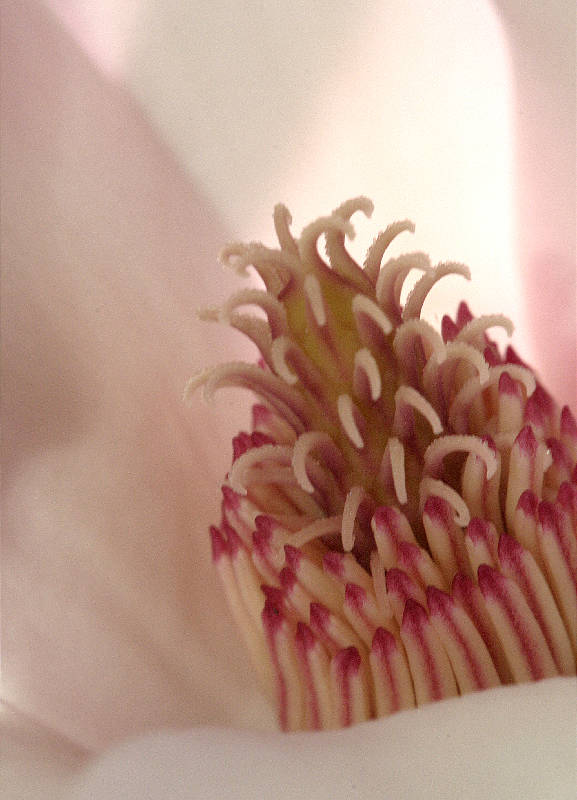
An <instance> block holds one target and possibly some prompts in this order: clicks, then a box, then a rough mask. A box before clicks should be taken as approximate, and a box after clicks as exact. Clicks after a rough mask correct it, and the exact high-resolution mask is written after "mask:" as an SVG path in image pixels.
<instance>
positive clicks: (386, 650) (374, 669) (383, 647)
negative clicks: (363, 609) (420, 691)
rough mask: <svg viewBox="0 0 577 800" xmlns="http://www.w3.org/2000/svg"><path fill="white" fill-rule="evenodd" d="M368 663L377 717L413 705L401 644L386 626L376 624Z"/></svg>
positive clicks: (407, 666) (410, 683)
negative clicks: (377, 626) (379, 626)
mask: <svg viewBox="0 0 577 800" xmlns="http://www.w3.org/2000/svg"><path fill="white" fill-rule="evenodd" d="M369 664H370V667H371V674H372V677H373V686H374V691H375V705H376V713H377V717H385V716H387V715H389V714H393V713H394V712H395V711H401V710H402V709H404V708H413V707H414V705H415V694H414V691H413V681H412V679H411V673H410V671H409V665H408V663H407V657H406V655H405V651H404V648H403V646H402V644H401V642H400V641H399V640H398V639H396V638H395V637H394V636H393V634H392V633H391V632H390V631H388V630H385V628H377V630H376V631H375V635H374V637H373V642H372V646H371V652H370V654H369Z"/></svg>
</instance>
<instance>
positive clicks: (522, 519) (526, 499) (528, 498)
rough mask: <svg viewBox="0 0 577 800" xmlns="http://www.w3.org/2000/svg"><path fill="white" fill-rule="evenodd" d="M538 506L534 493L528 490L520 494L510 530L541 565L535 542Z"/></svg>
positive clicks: (537, 545) (537, 546)
mask: <svg viewBox="0 0 577 800" xmlns="http://www.w3.org/2000/svg"><path fill="white" fill-rule="evenodd" d="M538 505H539V499H538V497H537V495H536V494H535V492H533V491H531V490H530V489H526V490H525V491H524V492H522V493H521V495H520V497H519V500H518V501H517V506H516V508H515V511H514V515H513V518H512V530H513V533H514V534H515V538H516V539H517V541H518V542H520V543H521V544H522V545H523V547H524V548H525V549H526V550H529V552H530V553H532V555H533V557H534V558H535V560H536V561H537V563H538V564H541V553H540V552H539V544H538V542H537V522H538V517H537V507H538ZM510 530H511V529H510Z"/></svg>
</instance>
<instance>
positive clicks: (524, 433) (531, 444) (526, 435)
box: [515, 425, 537, 458]
mask: <svg viewBox="0 0 577 800" xmlns="http://www.w3.org/2000/svg"><path fill="white" fill-rule="evenodd" d="M515 444H516V445H517V447H518V448H519V450H521V451H522V452H523V453H524V454H525V455H527V456H528V457H529V458H535V456H536V455H537V439H536V438H535V434H534V433H533V428H532V427H531V426H530V425H525V427H524V428H521V430H520V431H519V434H518V435H517V438H516V439H515Z"/></svg>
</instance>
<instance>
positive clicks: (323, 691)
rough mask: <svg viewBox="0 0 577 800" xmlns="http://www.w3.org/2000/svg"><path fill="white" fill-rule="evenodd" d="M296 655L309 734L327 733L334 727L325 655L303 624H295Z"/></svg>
mask: <svg viewBox="0 0 577 800" xmlns="http://www.w3.org/2000/svg"><path fill="white" fill-rule="evenodd" d="M295 642H296V648H297V654H298V656H299V659H300V664H301V671H302V673H303V674H304V679H305V687H306V702H305V706H306V713H307V718H308V722H309V725H308V727H309V728H310V729H312V730H328V729H330V728H333V727H334V726H335V725H336V722H337V721H336V719H335V716H334V710H333V700H332V697H331V690H330V679H329V674H330V672H329V671H330V661H329V657H328V655H327V652H326V650H325V648H324V647H323V645H322V644H321V642H319V640H318V639H317V637H316V636H315V635H314V633H313V632H312V630H311V629H310V628H309V626H308V625H306V624H305V623H304V622H298V623H297V630H296V635H295Z"/></svg>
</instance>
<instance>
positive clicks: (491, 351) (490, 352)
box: [483, 342, 501, 367]
mask: <svg viewBox="0 0 577 800" xmlns="http://www.w3.org/2000/svg"><path fill="white" fill-rule="evenodd" d="M483 356H484V358H485V361H486V362H487V364H488V365H489V366H490V367H496V366H497V365H498V364H500V363H501V356H500V355H499V350H498V349H497V346H496V345H495V344H494V343H493V342H491V344H488V345H487V347H485V349H484V350H483Z"/></svg>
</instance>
